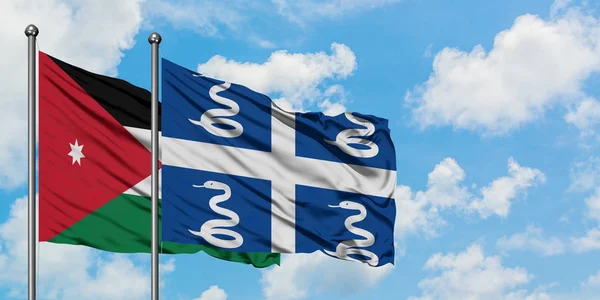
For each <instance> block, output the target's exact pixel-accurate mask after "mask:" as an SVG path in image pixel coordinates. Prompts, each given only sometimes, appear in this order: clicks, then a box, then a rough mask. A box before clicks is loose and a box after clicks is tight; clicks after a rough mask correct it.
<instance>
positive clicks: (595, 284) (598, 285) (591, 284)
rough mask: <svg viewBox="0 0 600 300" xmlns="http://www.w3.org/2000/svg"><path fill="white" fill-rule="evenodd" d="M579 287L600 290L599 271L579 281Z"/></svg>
mask: <svg viewBox="0 0 600 300" xmlns="http://www.w3.org/2000/svg"><path fill="white" fill-rule="evenodd" d="M581 287H582V288H584V289H593V290H598V291H600V271H598V273H596V274H594V275H590V277H588V279H587V280H586V281H585V282H582V283H581Z"/></svg>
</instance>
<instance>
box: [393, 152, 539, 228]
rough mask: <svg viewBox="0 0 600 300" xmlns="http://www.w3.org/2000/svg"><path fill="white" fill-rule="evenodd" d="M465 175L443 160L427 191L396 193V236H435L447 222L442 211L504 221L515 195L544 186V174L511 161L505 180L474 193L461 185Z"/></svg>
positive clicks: (453, 163)
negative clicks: (399, 216) (535, 186)
mask: <svg viewBox="0 0 600 300" xmlns="http://www.w3.org/2000/svg"><path fill="white" fill-rule="evenodd" d="M465 176H466V175H465V171H464V170H463V169H462V168H461V167H460V166H459V165H458V163H457V162H456V160H454V159H453V158H445V159H444V160H442V161H441V162H440V163H439V164H437V165H436V166H435V168H434V169H433V171H432V172H431V173H429V175H428V181H427V189H426V190H425V191H417V192H415V193H412V191H411V188H410V187H408V186H399V187H398V188H397V190H396V203H397V204H396V205H397V210H398V211H401V212H402V214H401V216H402V217H401V218H397V219H396V234H397V235H398V236H403V235H405V234H407V233H418V232H423V233H424V234H426V235H427V236H435V235H437V230H438V229H439V228H440V227H442V226H444V225H445V224H446V222H445V221H444V220H443V219H442V218H441V217H440V213H441V212H442V211H445V210H455V211H458V212H463V213H465V214H471V213H478V214H479V216H480V217H481V218H488V217H489V216H490V215H493V214H495V215H498V216H500V217H503V218H505V217H506V216H508V214H509V212H510V206H511V203H512V201H513V200H514V199H515V198H516V197H517V194H519V193H523V194H525V195H526V193H524V192H525V191H526V190H527V189H528V188H530V187H532V186H534V185H535V184H536V183H539V182H544V180H545V179H544V174H543V173H542V172H541V171H540V170H538V169H533V168H528V167H522V166H520V165H519V164H518V163H517V162H516V161H515V160H514V159H513V158H512V157H511V158H509V159H508V176H503V177H499V178H496V179H495V180H493V181H492V182H491V183H490V184H489V185H487V186H485V187H483V188H481V189H480V190H479V193H478V194H481V196H478V195H476V194H475V193H473V192H472V191H471V190H469V188H467V185H465V184H464V183H463V181H464V179H465Z"/></svg>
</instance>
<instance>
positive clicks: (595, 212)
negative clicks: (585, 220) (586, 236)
mask: <svg viewBox="0 0 600 300" xmlns="http://www.w3.org/2000/svg"><path fill="white" fill-rule="evenodd" d="M585 205H586V206H587V208H588V213H587V214H588V216H589V217H590V218H592V219H594V220H596V221H598V224H600V187H597V188H596V192H595V193H594V194H592V195H590V196H589V197H588V198H587V199H585Z"/></svg>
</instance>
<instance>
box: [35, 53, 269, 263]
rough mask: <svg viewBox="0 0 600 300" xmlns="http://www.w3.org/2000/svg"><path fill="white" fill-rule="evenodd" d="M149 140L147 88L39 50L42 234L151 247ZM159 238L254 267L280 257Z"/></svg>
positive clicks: (114, 246)
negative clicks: (78, 65)
mask: <svg viewBox="0 0 600 300" xmlns="http://www.w3.org/2000/svg"><path fill="white" fill-rule="evenodd" d="M148 78H149V75H148ZM159 111H160V110H159ZM159 128H160V125H159ZM149 148H150V93H149V92H148V91H147V90H145V89H142V88H139V87H136V86H134V85H132V84H130V83H128V82H126V81H123V80H120V79H116V78H111V77H106V76H101V75H98V74H93V73H90V72H88V71H86V70H83V69H81V68H78V67H76V66H73V65H70V64H67V63H65V62H63V61H60V60H58V59H56V58H54V57H51V56H49V55H47V54H45V53H43V52H40V53H39V240H40V241H42V242H52V243H61V244H73V245H84V246H89V247H93V248H96V249H100V250H105V251H111V252H121V253H140V252H150V245H151V206H150V204H151V203H150V174H151V153H150V151H149ZM159 167H160V165H159ZM159 197H160V195H159ZM160 227H161V226H160V225H159V228H160ZM159 234H160V233H159ZM161 245H162V246H161V251H162V253H170V254H175V253H196V252H198V251H204V252H206V253H208V254H210V255H212V256H214V257H217V258H220V259H224V260H229V261H235V262H241V263H247V264H252V265H254V266H256V267H267V266H270V265H272V264H279V259H280V257H279V254H272V253H262V252H252V253H240V252H228V251H224V250H222V249H216V248H212V247H207V246H203V245H189V244H178V243H172V242H164V243H161Z"/></svg>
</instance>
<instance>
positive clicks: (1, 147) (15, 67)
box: [0, 0, 142, 188]
mask: <svg viewBox="0 0 600 300" xmlns="http://www.w3.org/2000/svg"><path fill="white" fill-rule="evenodd" d="M141 2H142V0H128V1H122V0H107V1H92V0H82V1H76V2H73V1H67V0H52V1H47V0H32V1H27V2H26V5H24V3H23V1H20V0H4V1H3V2H2V9H1V10H0V27H1V28H2V30H1V31H0V40H2V42H3V44H5V45H11V46H10V47H2V48H1V49H0V55H1V56H2V62H0V90H2V92H3V96H2V98H0V107H2V110H0V127H2V128H11V130H5V131H4V132H3V133H2V135H0V164H1V165H2V168H0V188H12V187H15V186H18V185H20V184H22V183H23V182H24V181H25V179H26V172H25V170H26V169H25V163H26V155H27V151H26V147H27V140H26V139H27V138H26V137H27V101H26V99H27V81H26V80H24V78H27V56H26V52H27V39H26V37H25V34H24V33H23V31H24V30H25V26H27V25H28V24H29V23H34V24H35V25H37V26H38V28H39V29H40V34H39V36H38V45H39V47H40V50H41V51H44V52H46V53H49V54H51V55H53V56H56V57H58V58H59V59H64V60H66V61H68V62H69V63H72V64H75V65H78V66H81V67H83V68H86V69H88V70H90V71H92V72H98V73H106V74H109V75H115V74H116V66H117V65H118V64H119V62H120V60H121V57H122V55H123V52H122V51H123V50H126V49H129V48H131V47H132V46H133V44H134V36H135V35H136V34H137V32H138V29H139V26H140V23H141V20H142V15H141ZM106 20H110V22H107V21H106Z"/></svg>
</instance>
